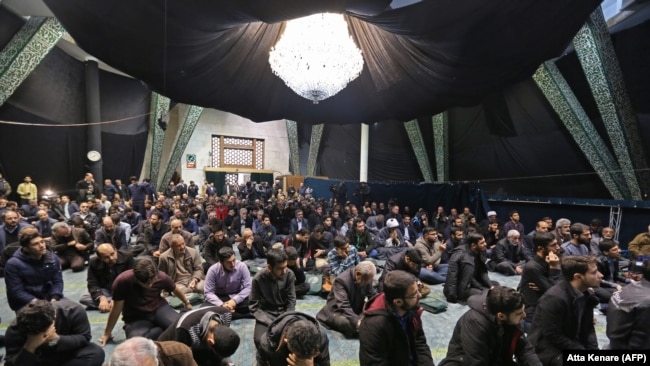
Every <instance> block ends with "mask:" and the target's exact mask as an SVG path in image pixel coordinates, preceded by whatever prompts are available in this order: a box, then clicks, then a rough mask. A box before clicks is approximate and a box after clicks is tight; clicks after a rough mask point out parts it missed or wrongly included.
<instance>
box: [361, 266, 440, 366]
mask: <svg viewBox="0 0 650 366" xmlns="http://www.w3.org/2000/svg"><path fill="white" fill-rule="evenodd" d="M418 284H419V281H418V279H417V277H415V276H413V275H412V274H410V273H407V272H404V271H392V272H390V273H389V274H388V275H386V279H385V281H384V292H382V293H379V294H377V295H375V296H373V297H372V298H370V299H369V300H368V302H367V303H366V305H365V308H364V316H363V318H362V319H361V325H360V327H359V362H360V364H361V365H431V366H433V358H432V357H431V349H430V348H429V346H428V345H427V338H426V335H425V334H424V329H422V320H421V319H420V316H421V315H422V312H423V310H422V308H421V307H420V298H421V297H422V294H421V293H420V290H419V286H418Z"/></svg>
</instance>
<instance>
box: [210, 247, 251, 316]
mask: <svg viewBox="0 0 650 366" xmlns="http://www.w3.org/2000/svg"><path fill="white" fill-rule="evenodd" d="M218 258H219V262H217V263H215V264H213V265H212V266H211V267H210V269H209V270H208V274H207V276H206V277H205V286H204V293H205V301H206V304H204V306H205V305H214V306H221V307H224V308H226V309H228V310H230V312H231V313H232V316H233V319H239V318H242V317H250V310H249V308H248V300H249V298H248V296H249V294H250V293H251V275H250V271H249V270H248V267H247V266H246V264H244V263H243V262H239V261H237V259H236V258H235V251H234V250H232V248H229V247H223V248H221V249H219V253H218Z"/></svg>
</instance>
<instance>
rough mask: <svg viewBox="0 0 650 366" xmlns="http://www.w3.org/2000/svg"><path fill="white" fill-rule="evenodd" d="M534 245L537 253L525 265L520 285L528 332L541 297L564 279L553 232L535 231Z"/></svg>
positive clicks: (525, 328)
mask: <svg viewBox="0 0 650 366" xmlns="http://www.w3.org/2000/svg"><path fill="white" fill-rule="evenodd" d="M533 245H534V246H535V250H536V251H535V255H534V256H533V257H532V258H531V260H530V261H528V262H527V263H526V264H525V265H524V270H523V271H522V273H521V280H520V281H519V287H518V290H519V291H521V293H522V295H524V304H526V319H524V323H523V324H522V325H523V327H524V329H523V330H524V332H526V333H528V331H529V330H530V327H531V324H532V322H533V317H534V315H535V309H536V308H537V302H538V301H539V298H540V297H542V295H544V293H545V292H546V291H548V289H550V288H551V287H553V285H555V284H556V283H558V282H560V280H561V279H562V272H561V271H560V258H559V253H560V245H559V244H558V242H557V240H556V239H555V236H554V235H553V233H549V232H543V233H535V234H534V235H533Z"/></svg>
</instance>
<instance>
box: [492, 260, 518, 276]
mask: <svg viewBox="0 0 650 366" xmlns="http://www.w3.org/2000/svg"><path fill="white" fill-rule="evenodd" d="M516 268H517V265H516V264H514V263H512V262H509V261H505V262H501V263H498V264H497V265H496V268H495V270H496V271H497V272H499V273H503V274H504V275H506V276H514V275H516V274H517V269H516Z"/></svg>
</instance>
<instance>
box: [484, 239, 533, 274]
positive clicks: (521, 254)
mask: <svg viewBox="0 0 650 366" xmlns="http://www.w3.org/2000/svg"><path fill="white" fill-rule="evenodd" d="M519 238H520V233H519V231H517V230H510V231H508V235H507V236H506V237H505V238H503V239H501V240H499V242H498V243H497V246H496V247H495V248H494V251H493V253H492V260H491V262H494V267H491V268H494V270H495V271H497V272H499V273H502V274H504V275H506V276H514V275H520V274H521V272H522V271H523V269H524V266H523V264H522V262H528V261H529V260H530V257H529V256H528V255H527V254H526V253H525V251H524V247H523V246H522V245H521V243H520V242H519Z"/></svg>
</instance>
